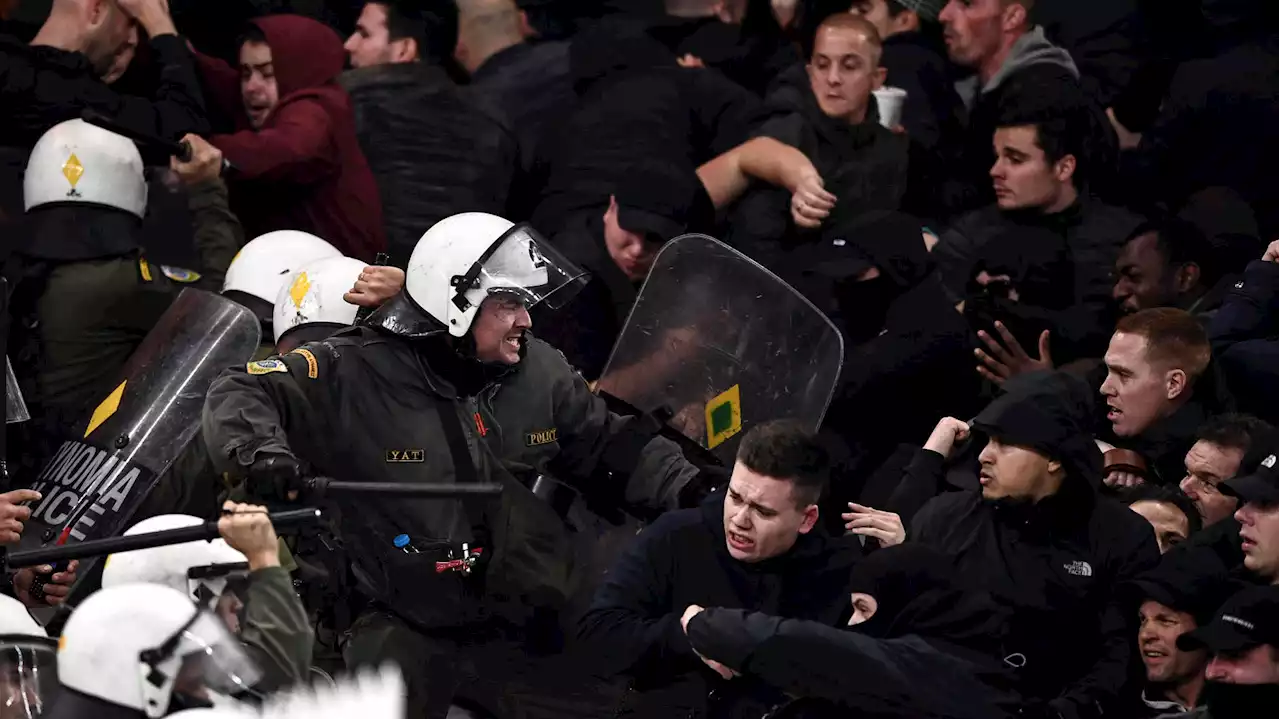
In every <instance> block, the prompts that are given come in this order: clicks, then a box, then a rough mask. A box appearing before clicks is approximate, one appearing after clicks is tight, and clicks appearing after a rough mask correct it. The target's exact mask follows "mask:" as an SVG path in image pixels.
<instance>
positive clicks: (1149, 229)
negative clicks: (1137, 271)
mask: <svg viewBox="0 0 1280 719" xmlns="http://www.w3.org/2000/svg"><path fill="white" fill-rule="evenodd" d="M1147 234H1154V235H1155V236H1156V250H1157V251H1158V252H1159V253H1160V256H1161V257H1163V258H1164V261H1165V263H1166V264H1168V265H1169V266H1170V267H1178V266H1180V265H1187V264H1194V265H1196V266H1197V267H1199V268H1200V284H1202V285H1204V286H1206V287H1212V286H1213V285H1214V284H1215V283H1217V281H1218V279H1219V278H1221V277H1222V272H1221V269H1220V263H1219V262H1218V261H1217V257H1216V253H1215V252H1214V248H1213V245H1212V244H1211V243H1210V242H1209V238H1208V237H1206V236H1205V234H1204V233H1203V232H1201V231H1200V228H1199V227H1196V226H1195V225H1194V224H1192V223H1190V222H1188V221H1186V220H1183V219H1181V218H1178V217H1162V218H1158V219H1154V220H1150V221H1147V222H1144V223H1142V224H1141V225H1138V228H1137V229H1135V230H1134V231H1133V232H1131V233H1129V237H1128V238H1127V239H1126V240H1125V243H1126V244H1127V243H1129V242H1132V241H1133V240H1136V239H1138V238H1139V237H1142V236H1143V235H1147Z"/></svg>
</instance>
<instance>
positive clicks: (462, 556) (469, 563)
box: [392, 534, 491, 577]
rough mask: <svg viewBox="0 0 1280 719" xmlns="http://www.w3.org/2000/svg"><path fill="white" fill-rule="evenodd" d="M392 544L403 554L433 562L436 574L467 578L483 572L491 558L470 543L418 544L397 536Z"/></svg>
mask: <svg viewBox="0 0 1280 719" xmlns="http://www.w3.org/2000/svg"><path fill="white" fill-rule="evenodd" d="M392 544H393V546H395V548H396V549H398V550H400V552H401V553H403V554H416V555H420V556H421V557H422V558H423V559H426V560H428V561H434V562H435V569H436V574H443V573H445V572H458V573H459V574H461V575H462V576H464V577H469V576H471V575H472V573H473V572H477V571H483V570H484V567H485V566H486V562H485V560H487V559H488V558H489V557H490V556H491V553H486V552H485V551H484V547H481V546H478V545H476V544H474V543H471V542H462V543H460V544H453V543H449V542H428V543H423V544H419V543H416V542H414V541H413V540H412V539H411V538H410V537H409V535H407V534H401V535H397V536H396V538H395V539H394V540H393V541H392Z"/></svg>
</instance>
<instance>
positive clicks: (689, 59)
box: [676, 53, 706, 67]
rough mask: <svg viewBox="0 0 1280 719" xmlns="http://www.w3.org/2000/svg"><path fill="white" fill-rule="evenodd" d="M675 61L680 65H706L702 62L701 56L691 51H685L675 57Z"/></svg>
mask: <svg viewBox="0 0 1280 719" xmlns="http://www.w3.org/2000/svg"><path fill="white" fill-rule="evenodd" d="M676 63H677V64H678V65H680V67H706V65H705V64H703V62H702V58H700V57H698V56H697V55H694V54H691V53H685V54H683V55H681V56H680V57H678V58H676Z"/></svg>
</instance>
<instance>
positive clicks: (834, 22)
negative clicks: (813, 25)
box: [809, 12, 884, 66]
mask: <svg viewBox="0 0 1280 719" xmlns="http://www.w3.org/2000/svg"><path fill="white" fill-rule="evenodd" d="M825 28H832V29H837V30H853V31H854V32H857V33H859V34H861V35H862V37H863V38H865V39H866V41H867V43H868V44H869V45H871V47H872V48H873V52H874V53H875V56H876V65H877V66H879V65H880V58H881V57H883V55H884V41H883V40H881V38H880V32H879V31H878V30H876V26H875V25H872V24H871V23H870V22H868V21H867V19H866V18H864V17H862V16H861V15H854V14H853V13H848V12H842V13H836V14H835V15H831V16H830V17H828V18H827V19H826V20H823V21H822V24H820V25H818V29H817V31H815V32H814V34H813V35H814V37H813V45H812V47H813V49H814V50H816V49H817V46H818V34H819V33H821V32H822V31H823V29H825ZM809 54H810V56H812V55H813V51H811V52H810V53H809Z"/></svg>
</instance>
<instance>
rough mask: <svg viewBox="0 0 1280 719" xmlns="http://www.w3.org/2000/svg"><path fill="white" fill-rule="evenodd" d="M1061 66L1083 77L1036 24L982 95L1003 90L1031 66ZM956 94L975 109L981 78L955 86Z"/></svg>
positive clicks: (1016, 45)
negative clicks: (1016, 73) (1001, 88)
mask: <svg viewBox="0 0 1280 719" xmlns="http://www.w3.org/2000/svg"><path fill="white" fill-rule="evenodd" d="M1043 64H1048V65H1059V66H1061V67H1064V68H1066V69H1067V70H1068V71H1070V72H1071V74H1072V75H1074V76H1075V77H1077V78H1078V77H1080V70H1079V69H1078V68H1077V67H1076V63H1075V61H1074V60H1072V59H1071V54H1070V53H1068V52H1067V51H1066V50H1063V49H1062V48H1060V47H1058V46H1057V45H1054V44H1053V43H1051V42H1049V40H1048V38H1046V37H1045V36H1044V28H1042V27H1040V26H1039V25H1037V26H1036V27H1034V28H1032V29H1031V30H1030V31H1028V32H1027V33H1025V34H1024V35H1023V36H1022V37H1020V38H1018V39H1017V40H1016V41H1014V43H1013V47H1012V48H1010V50H1009V56H1008V57H1006V58H1005V60H1004V64H1003V65H1001V66H1000V69H999V70H997V71H996V74H994V75H992V76H991V79H990V80H988V81H987V84H985V85H983V86H982V93H981V94H983V95H985V94H987V93H989V92H991V91H992V90H995V89H996V88H998V87H1000V85H1001V83H1003V82H1004V81H1005V80H1007V79H1008V78H1009V76H1010V75H1012V74H1013V73H1015V72H1017V71H1019V70H1021V69H1023V68H1025V67H1030V66H1032V65H1043ZM956 92H957V93H959V94H960V99H961V100H963V101H964V104H965V107H966V108H968V109H970V110H972V109H973V106H974V104H976V103H977V101H978V94H979V93H978V75H977V74H976V73H975V74H974V75H971V76H969V77H967V78H965V79H963V80H961V81H959V82H957V83H956Z"/></svg>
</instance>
